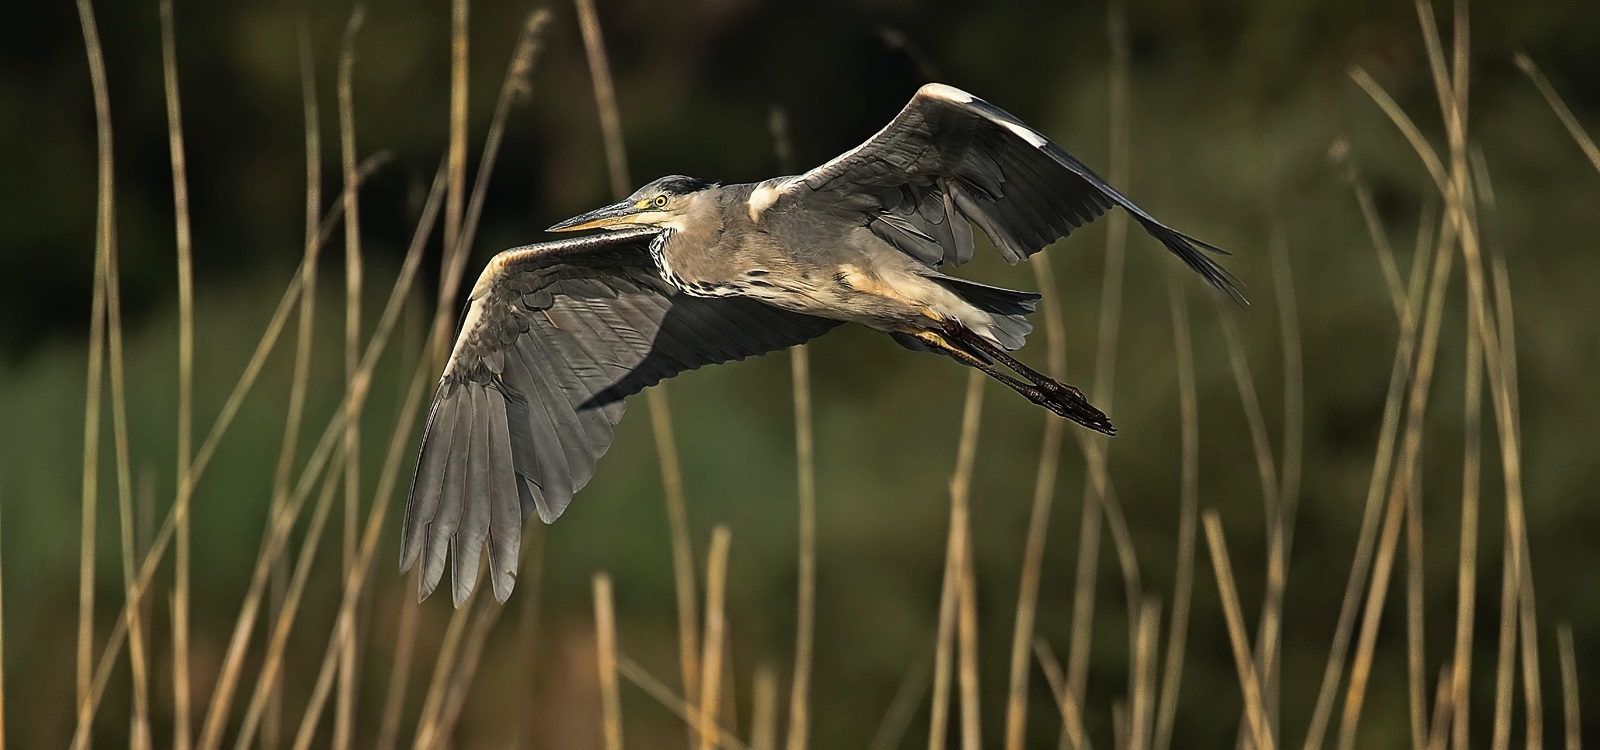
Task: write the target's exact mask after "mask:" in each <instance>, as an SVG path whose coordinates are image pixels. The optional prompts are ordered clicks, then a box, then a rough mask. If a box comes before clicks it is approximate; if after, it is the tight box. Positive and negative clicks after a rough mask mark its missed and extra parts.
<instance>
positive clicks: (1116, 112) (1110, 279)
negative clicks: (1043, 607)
mask: <svg viewBox="0 0 1600 750" xmlns="http://www.w3.org/2000/svg"><path fill="white" fill-rule="evenodd" d="M1127 32H1128V30H1127V23H1126V19H1125V18H1124V9H1123V6H1122V4H1121V3H1120V2H1115V1H1114V2H1111V3H1110V4H1109V7H1108V9H1107V14H1106V36H1107V38H1108V40H1109V43H1110V47H1111V70H1110V81H1109V83H1108V88H1109V97H1110V101H1109V103H1108V108H1107V109H1108V119H1109V133H1110V143H1109V145H1108V151H1109V161H1110V169H1109V170H1108V171H1107V176H1108V177H1109V178H1110V181H1111V183H1112V184H1114V185H1123V186H1126V185H1127V184H1128V182H1129V171H1130V170H1129V155H1128V130H1129V125H1128V121H1129V119H1130V118H1129V115H1128V109H1129V99H1130V96H1129V92H1128V78H1129V72H1128V70H1129V66H1130V63H1129V51H1128V33H1127ZM1106 221H1107V224H1106V266H1105V272H1104V274H1103V275H1102V277H1101V287H1100V317H1099V324H1098V329H1097V334H1096V341H1095V347H1096V348H1095V362H1094V364H1095V367H1094V388H1093V391H1094V401H1095V403H1097V404H1100V406H1101V408H1102V409H1105V410H1107V411H1109V410H1110V409H1111V407H1112V404H1113V400H1114V399H1113V397H1114V395H1115V390H1114V389H1113V385H1112V379H1113V378H1114V377H1115V375H1116V358H1117V341H1118V331H1119V330H1120V328H1121V321H1122V282H1123V268H1124V258H1125V255H1126V252H1125V251H1126V249H1127V244H1128V217H1126V216H1124V215H1122V214H1121V213H1120V212H1112V213H1111V215H1110V216H1109V217H1107V219H1106ZM1079 440H1080V441H1081V443H1082V445H1083V446H1084V448H1085V454H1086V455H1085V459H1086V462H1087V464H1088V472H1089V479H1088V480H1087V481H1086V483H1085V487H1084V503H1083V518H1082V521H1081V523H1080V525H1079V531H1078V535H1079V536H1078V562H1077V571H1078V572H1077V576H1076V579H1075V581H1074V583H1073V603H1072V636H1071V641H1070V645H1069V647H1068V652H1067V684H1068V685H1069V686H1071V688H1072V690H1071V691H1070V692H1071V694H1072V695H1073V696H1075V697H1076V699H1077V700H1082V699H1083V695H1084V689H1085V687H1086V685H1087V681H1088V679H1089V659H1090V652H1089V648H1090V645H1091V643H1092V639H1093V636H1094V607H1095V596H1094V592H1095V581H1096V574H1097V572H1098V570H1099V564H1100V557H1099V555H1100V523H1101V520H1102V516H1109V515H1110V514H1113V513H1116V514H1117V515H1120V510H1118V509H1116V508H1114V507H1112V505H1113V504H1114V503H1115V502H1116V501H1115V498H1114V496H1113V495H1112V494H1111V492H1110V478H1109V477H1108V476H1107V470H1106V452H1107V449H1108V447H1109V446H1108V445H1107V441H1106V440H1105V439H1104V438H1100V437H1097V436H1087V435H1080V436H1079ZM1112 541H1113V543H1117V542H1118V541H1119V539H1118V538H1116V537H1115V536H1114V537H1113V540H1112ZM1117 546H1118V560H1119V562H1120V563H1121V564H1122V566H1123V575H1124V585H1125V587H1126V588H1127V589H1128V595H1129V599H1128V606H1129V611H1130V612H1132V611H1133V610H1134V609H1135V608H1136V607H1137V606H1138V604H1137V602H1138V601H1139V594H1138V591H1137V589H1138V586H1137V582H1136V580H1135V579H1136V578H1137V573H1136V572H1134V571H1130V569H1129V567H1128V563H1129V562H1130V561H1133V560H1134V558H1133V557H1132V552H1131V550H1128V549H1127V548H1126V546H1125V545H1123V544H1117ZM1130 574H1131V577H1130ZM1131 619H1132V618H1130V624H1129V629H1128V638H1129V643H1130V644H1131V643H1132V642H1133V639H1134V637H1135V634H1134V626H1133V624H1132V622H1131ZM1131 669H1132V668H1131V666H1130V673H1129V678H1130V684H1131V681H1132V679H1131V678H1132V672H1131ZM1079 708H1080V710H1081V708H1082V706H1079Z"/></svg>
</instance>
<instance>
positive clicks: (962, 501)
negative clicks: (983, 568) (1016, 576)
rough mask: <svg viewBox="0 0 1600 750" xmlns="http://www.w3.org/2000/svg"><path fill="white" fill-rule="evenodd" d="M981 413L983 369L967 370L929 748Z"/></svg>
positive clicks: (946, 700)
mask: <svg viewBox="0 0 1600 750" xmlns="http://www.w3.org/2000/svg"><path fill="white" fill-rule="evenodd" d="M982 416H983V375H982V374H981V373H979V372H978V371H977V370H971V371H969V372H968V373H967V394H966V397H965V399H964V401H963V406H962V412H961V438H960V442H959V443H958V444H957V447H956V466H955V472H954V473H953V474H952V476H951V478H950V534H949V537H948V540H947V543H946V549H945V568H944V584H943V586H942V587H941V591H940V594H939V635H938V639H937V643H936V645H935V646H934V659H933V662H934V665H933V672H934V674H933V708H932V711H931V713H930V716H929V728H928V750H943V748H944V741H945V731H946V728H947V727H948V725H949V710H950V682H951V654H952V652H953V651H954V649H955V642H956V630H957V628H958V625H957V620H958V610H959V609H960V607H959V601H960V598H961V579H962V578H963V577H964V576H965V575H966V573H965V571H966V567H967V563H966V558H967V556H968V555H970V554H971V552H970V550H971V546H972V540H971V533H970V531H969V530H968V519H969V517H970V516H969V512H968V505H967V500H968V497H969V495H968V491H969V490H970V488H971V482H972V464H973V461H974V458H975V456H976V455H977V452H978V423H979V421H980V420H981V418H982ZM965 692H966V691H965V690H963V696H962V703H963V708H965V703H966V696H965ZM963 714H965V711H963ZM964 731H965V730H963V732H964ZM963 741H965V734H963Z"/></svg>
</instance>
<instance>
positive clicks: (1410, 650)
mask: <svg viewBox="0 0 1600 750" xmlns="http://www.w3.org/2000/svg"><path fill="white" fill-rule="evenodd" d="M1405 505H1406V510H1405V513H1406V687H1407V691H1406V692H1407V704H1408V707H1409V708H1410V720H1411V746H1412V747H1427V746H1428V694H1427V689H1428V688H1427V679H1428V678H1427V669H1428V662H1427V658H1426V655H1427V651H1426V649H1425V647H1426V643H1425V642H1424V638H1423V635H1424V634H1423V626H1424V618H1425V617H1426V615H1425V613H1424V609H1423V606H1424V604H1425V602H1424V599H1423V572H1424V570H1423V565H1424V562H1423V560H1424V556H1423V534H1422V529H1423V518H1422V476H1421V473H1420V472H1416V471H1413V472H1412V473H1411V488H1410V489H1409V490H1408V491H1407V492H1406V500H1405Z"/></svg>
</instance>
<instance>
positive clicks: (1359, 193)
mask: <svg viewBox="0 0 1600 750" xmlns="http://www.w3.org/2000/svg"><path fill="white" fill-rule="evenodd" d="M1332 151H1333V154H1332V155H1333V157H1334V161H1336V162H1338V163H1339V164H1341V165H1342V166H1344V168H1345V181H1346V182H1348V183H1350V189H1351V191H1353V192H1354V193H1355V195H1356V205H1357V206H1358V207H1360V209H1361V219H1362V221H1363V222H1364V223H1365V224H1366V226H1367V236H1368V238H1370V239H1371V240H1372V247H1373V249H1375V250H1377V251H1378V267H1379V268H1380V269H1382V271H1383V280H1384V284H1385V285H1386V286H1387V287H1388V289H1389V302H1390V303H1391V304H1393V305H1394V314H1395V317H1396V318H1398V317H1400V316H1401V315H1402V314H1404V307H1405V301H1406V291H1405V290H1406V283H1405V280H1404V279H1403V278H1402V277H1401V276H1400V264H1398V263H1396V262H1395V255H1394V246H1393V245H1391V244H1389V234H1388V232H1385V231H1384V229H1383V219H1381V218H1379V217H1378V205H1377V203H1375V202H1374V201H1373V200H1372V190H1371V189H1370V188H1368V187H1367V182H1366V180H1364V179H1362V177H1361V172H1360V170H1358V169H1356V165H1355V162H1354V160H1353V159H1351V158H1350V146H1349V144H1348V143H1346V142H1345V141H1344V139H1343V138H1340V139H1339V140H1338V141H1335V142H1334V145H1333V149H1332Z"/></svg>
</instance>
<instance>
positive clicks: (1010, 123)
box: [995, 119, 1049, 148]
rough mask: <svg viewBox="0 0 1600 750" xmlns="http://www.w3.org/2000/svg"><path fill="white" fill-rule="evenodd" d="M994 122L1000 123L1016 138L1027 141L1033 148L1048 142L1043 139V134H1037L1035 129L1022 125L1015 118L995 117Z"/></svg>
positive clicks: (1042, 146)
mask: <svg viewBox="0 0 1600 750" xmlns="http://www.w3.org/2000/svg"><path fill="white" fill-rule="evenodd" d="M995 122H998V123H1000V124H1001V125H1004V126H1005V128H1006V130H1009V131H1011V132H1013V133H1015V134H1016V135H1017V137H1018V138H1021V139H1022V140H1025V141H1027V142H1028V143H1031V144H1033V147H1034V148H1044V144H1046V143H1048V142H1049V141H1046V140H1045V139H1044V136H1042V135H1039V133H1038V132H1037V131H1035V130H1034V129H1033V128H1030V127H1028V126H1027V125H1023V124H1022V123H1020V122H1017V121H1016V120H1000V119H996V120H995Z"/></svg>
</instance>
